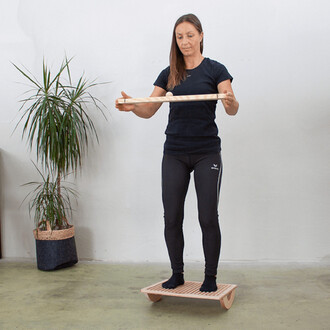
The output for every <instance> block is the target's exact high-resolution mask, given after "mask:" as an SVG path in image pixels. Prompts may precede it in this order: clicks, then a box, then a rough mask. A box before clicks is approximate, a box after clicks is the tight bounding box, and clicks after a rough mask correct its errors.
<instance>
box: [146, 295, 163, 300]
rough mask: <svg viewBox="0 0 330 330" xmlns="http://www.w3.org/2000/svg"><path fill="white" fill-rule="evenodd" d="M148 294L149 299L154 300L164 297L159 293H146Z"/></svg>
mask: <svg viewBox="0 0 330 330" xmlns="http://www.w3.org/2000/svg"><path fill="white" fill-rule="evenodd" d="M146 296H147V297H148V299H149V300H150V301H152V302H157V301H159V300H161V299H162V296H161V295H159V294H151V293H146Z"/></svg>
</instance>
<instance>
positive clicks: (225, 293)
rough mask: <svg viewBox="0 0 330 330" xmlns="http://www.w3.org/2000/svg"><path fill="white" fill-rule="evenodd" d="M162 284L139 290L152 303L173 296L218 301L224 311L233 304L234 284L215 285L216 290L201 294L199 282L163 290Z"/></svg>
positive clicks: (186, 283) (235, 286) (187, 282)
mask: <svg viewBox="0 0 330 330" xmlns="http://www.w3.org/2000/svg"><path fill="white" fill-rule="evenodd" d="M163 282H164V281H162V282H159V283H156V284H153V285H150V286H148V287H146V288H143V289H141V292H142V293H144V294H145V295H146V296H147V297H148V298H149V300H151V301H152V302H156V301H159V300H160V299H162V296H173V297H182V298H195V299H210V300H218V301H220V304H221V306H222V307H223V308H224V309H229V308H230V307H231V305H232V304H233V301H234V298H235V289H236V288H237V285H235V284H217V286H218V290H217V291H213V292H201V291H199V288H200V287H201V285H202V283H201V282H192V281H190V282H189V281H186V282H185V283H184V284H183V285H179V286H178V287H176V288H175V289H164V288H163V287H162V283H163Z"/></svg>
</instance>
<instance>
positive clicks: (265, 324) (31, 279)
mask: <svg viewBox="0 0 330 330" xmlns="http://www.w3.org/2000/svg"><path fill="white" fill-rule="evenodd" d="M168 275H169V271H168V266H167V265H163V264H143V265H141V264H129V265H127V264H102V263H88V262H79V263H78V264H77V265H76V266H74V267H71V268H67V269H63V270H58V271H54V272H43V271H39V270H37V269H36V265H35V264H34V263H33V262H16V261H15V262H14V261H8V260H0V306H1V307H0V329H190V330H191V329H225V330H227V329H235V330H237V329H244V330H245V329H267V330H268V329H308V330H316V329H330V316H329V311H330V268H329V265H324V264H304V265H292V264H291V265H283V264H277V265H258V264H235V265H233V264H222V265H221V276H220V277H219V281H218V282H220V283H234V284H237V285H238V289H237V290H236V297H235V301H234V303H233V305H232V307H231V309H230V310H228V311H225V310H223V309H221V307H220V304H219V303H218V302H216V301H207V300H195V299H187V298H186V299H184V298H174V297H164V298H163V299H162V300H161V301H159V302H157V303H151V302H150V301H148V300H147V299H146V298H145V297H144V295H143V294H141V293H140V289H141V288H143V287H145V286H148V285H151V284H153V283H155V282H159V281H161V280H163V279H166V278H167V276H168ZM185 279H186V280H194V281H199V280H202V270H201V266H200V265H196V264H194V265H192V264H188V265H186V272H185Z"/></svg>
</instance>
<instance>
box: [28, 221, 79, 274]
mask: <svg viewBox="0 0 330 330" xmlns="http://www.w3.org/2000/svg"><path fill="white" fill-rule="evenodd" d="M33 234H34V237H35V239H36V256H37V266H38V269H40V270H57V269H61V268H66V267H70V266H73V265H74V264H76V263H77V262H78V257H77V249H76V243H75V239H74V226H72V227H70V228H68V229H62V230H51V229H50V226H49V225H48V224H47V230H39V229H38V230H34V231H33Z"/></svg>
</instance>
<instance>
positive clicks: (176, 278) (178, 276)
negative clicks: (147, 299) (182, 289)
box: [162, 273, 184, 289]
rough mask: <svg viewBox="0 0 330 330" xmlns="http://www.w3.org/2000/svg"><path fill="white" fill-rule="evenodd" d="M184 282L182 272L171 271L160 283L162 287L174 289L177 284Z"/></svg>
mask: <svg viewBox="0 0 330 330" xmlns="http://www.w3.org/2000/svg"><path fill="white" fill-rule="evenodd" d="M182 284H184V279H183V274H182V273H173V275H172V276H171V278H170V279H169V280H168V281H166V282H164V283H163V284H162V287H163V288H164V289H175V288H176V287H177V286H179V285H182Z"/></svg>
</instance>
